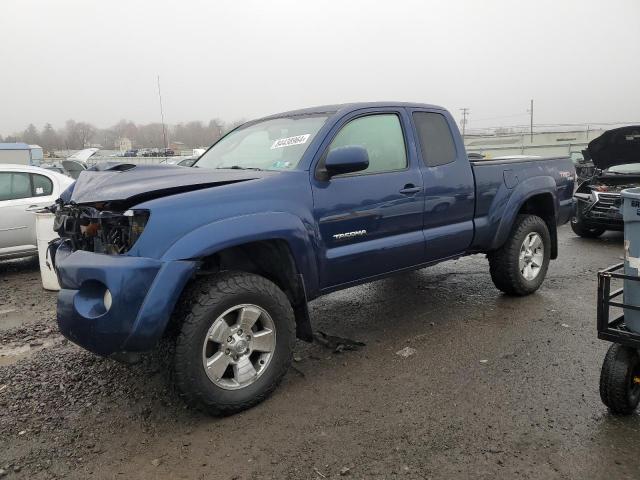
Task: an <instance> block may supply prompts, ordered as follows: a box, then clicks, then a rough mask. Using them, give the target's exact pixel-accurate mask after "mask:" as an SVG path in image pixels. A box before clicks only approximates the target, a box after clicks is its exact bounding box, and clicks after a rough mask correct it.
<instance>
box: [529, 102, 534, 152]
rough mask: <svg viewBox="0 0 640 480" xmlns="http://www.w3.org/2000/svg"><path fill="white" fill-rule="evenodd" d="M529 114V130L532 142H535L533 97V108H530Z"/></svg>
mask: <svg viewBox="0 0 640 480" xmlns="http://www.w3.org/2000/svg"><path fill="white" fill-rule="evenodd" d="M529 114H530V118H531V121H530V127H529V132H530V136H531V137H530V140H531V143H532V144H533V99H532V100H531V108H530V109H529Z"/></svg>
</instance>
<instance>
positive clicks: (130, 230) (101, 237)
mask: <svg viewBox="0 0 640 480" xmlns="http://www.w3.org/2000/svg"><path fill="white" fill-rule="evenodd" d="M148 220H149V210H139V209H132V210H127V211H126V212H124V213H117V212H110V211H102V212H100V216H99V223H98V227H97V233H98V234H97V235H96V239H95V240H94V251H95V252H99V251H102V252H103V253H110V254H121V253H125V252H127V251H128V250H130V249H131V247H133V245H134V244H135V243H136V241H137V240H138V238H139V237H140V235H142V232H143V231H144V227H145V226H146V225H147V221H148ZM94 225H95V224H94V223H90V224H89V225H88V226H87V230H86V233H85V235H90V234H91V232H92V230H91V229H95V228H96V227H95V226H94ZM81 230H82V228H81Z"/></svg>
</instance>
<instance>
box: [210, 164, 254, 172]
mask: <svg viewBox="0 0 640 480" xmlns="http://www.w3.org/2000/svg"><path fill="white" fill-rule="evenodd" d="M216 170H257V171H262V168H258V167H241V166H240V165H232V166H230V167H216Z"/></svg>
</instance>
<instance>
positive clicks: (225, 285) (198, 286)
mask: <svg viewBox="0 0 640 480" xmlns="http://www.w3.org/2000/svg"><path fill="white" fill-rule="evenodd" d="M189 288H190V291H189V292H186V294H185V295H183V299H184V302H185V304H186V305H183V306H182V311H183V312H185V313H186V315H185V316H184V319H183V320H182V327H181V330H180V334H179V335H178V339H177V342H176V351H175V373H176V375H175V379H176V386H177V387H178V389H179V391H180V392H181V394H182V396H183V398H184V399H185V401H186V402H187V403H188V404H189V405H192V406H195V407H198V408H200V409H203V410H204V411H206V412H207V413H209V414H212V415H215V416H225V415H231V414H234V413H237V412H239V411H241V410H245V409H248V408H251V407H253V406H255V405H257V404H258V403H260V402H262V401H263V400H264V399H265V398H267V397H268V396H269V395H270V394H271V393H272V392H273V390H275V388H276V387H277V386H278V384H279V383H280V381H281V380H282V378H283V377H284V375H285V374H286V372H287V369H288V367H289V365H290V364H291V360H292V357H293V345H294V343H295V320H294V318H293V310H292V308H291V305H290V303H289V301H288V299H287V297H286V295H285V294H284V293H283V292H282V291H281V290H280V289H279V288H278V287H277V286H276V285H275V284H274V283H272V282H271V281H269V280H267V279H266V278H263V277H260V276H258V275H254V274H250V273H245V272H236V271H229V272H222V273H220V274H216V275H213V276H211V277H204V278H203V279H199V280H196V281H195V282H194V283H193V284H192V285H190V286H189ZM256 292H259V293H262V294H263V295H266V296H268V297H270V298H272V299H273V300H274V301H275V302H276V303H277V304H278V305H279V307H281V308H282V310H283V311H285V312H288V317H289V318H287V319H286V320H287V321H285V322H283V323H284V324H285V325H286V326H285V328H286V329H287V330H288V331H285V332H282V333H280V331H279V334H281V335H283V336H284V337H285V338H286V339H288V342H289V343H290V345H289V346H288V347H289V348H288V352H289V355H288V358H286V359H285V362H284V368H281V371H279V372H278V373H277V375H276V376H275V377H274V378H273V380H272V381H271V382H270V383H269V385H268V386H267V387H266V388H265V389H263V390H262V391H261V392H260V393H259V394H258V395H255V396H254V397H252V398H250V399H248V400H246V401H244V402H232V403H223V402H219V401H212V400H211V399H210V398H209V397H208V396H207V395H206V393H205V392H203V391H202V390H201V389H199V388H198V387H197V385H198V382H197V380H196V378H195V375H196V372H197V369H198V368H202V366H201V364H200V365H194V364H193V363H194V362H193V361H192V352H191V350H190V345H194V344H197V338H194V337H196V336H197V334H198V326H199V324H200V322H202V321H204V320H203V315H206V313H207V312H208V311H209V310H210V309H211V307H213V306H215V305H217V304H219V303H221V302H222V301H223V300H224V299H225V298H228V297H229V296H230V295H236V294H239V293H256ZM189 305H190V308H189ZM279 328H280V329H281V328H282V326H280V327H279Z"/></svg>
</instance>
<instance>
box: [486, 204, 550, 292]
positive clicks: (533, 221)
mask: <svg viewBox="0 0 640 480" xmlns="http://www.w3.org/2000/svg"><path fill="white" fill-rule="evenodd" d="M550 254H551V237H550V236H549V229H548V228H547V224H546V223H545V222H544V220H543V219H542V218H540V217H538V216H537V215H518V216H517V217H516V221H515V222H514V224H513V228H512V230H511V234H510V235H509V238H507V241H506V242H505V243H504V245H502V247H500V248H499V249H498V250H495V251H493V252H491V253H489V255H488V258H489V271H490V273H491V280H493V283H494V285H495V286H496V287H497V288H498V289H500V290H502V291H503V292H504V293H506V294H508V295H518V296H521V295H529V294H530V293H533V292H535V291H536V290H537V289H538V288H539V287H540V285H541V284H542V281H543V280H544V277H545V275H546V274H547V268H548V267H549V258H550Z"/></svg>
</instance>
